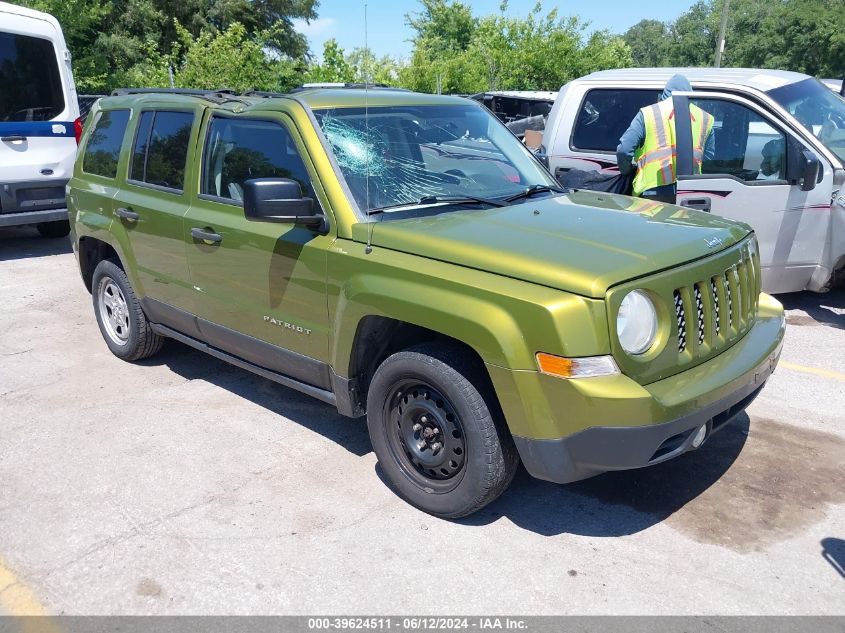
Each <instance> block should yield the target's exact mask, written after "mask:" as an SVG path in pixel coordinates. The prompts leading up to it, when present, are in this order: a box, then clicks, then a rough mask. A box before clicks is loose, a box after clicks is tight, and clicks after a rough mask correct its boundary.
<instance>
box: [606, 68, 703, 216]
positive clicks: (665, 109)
mask: <svg viewBox="0 0 845 633" xmlns="http://www.w3.org/2000/svg"><path fill="white" fill-rule="evenodd" d="M691 91H692V86H691V85H690V82H689V80H688V79H687V78H686V77H684V76H683V75H674V76H673V77H672V78H671V79H670V80H669V81H667V82H666V87H665V88H664V89H663V94H662V95H661V96H660V101H659V102H657V103H655V104H654V105H651V106H646V107H644V108H641V109H640V111H639V112H637V116H636V117H634V120H633V121H631V125H630V126H629V127H628V129H627V130H626V131H625V133H624V134H623V135H622V138H621V139H619V147H617V148H616V160H617V163H618V165H619V171H620V173H622V174H628V173H630V172H631V171H632V170H633V169H635V168H636V170H637V174H636V176H634V185H633V188H634V195H635V196H642V197H643V198H647V199H649V200H656V201H659V202H671V203H674V202H675V184H676V182H677V176H676V171H675V169H676V161H677V155H676V151H675V121H674V119H675V108H674V106H673V104H672V93H673V92H691ZM689 111H690V127H691V128H692V150H693V158H692V162H693V170H694V171H695V173H701V163H702V161H704V160H708V159H712V158H713V154H714V151H715V144H714V139H713V135H712V134H711V133H710V132H711V130H712V129H713V121H714V119H713V116H712V115H710V114H708V113H707V112H705V111H704V110H702V109H701V108H699V107H698V106H695V105H693V104H690V106H689Z"/></svg>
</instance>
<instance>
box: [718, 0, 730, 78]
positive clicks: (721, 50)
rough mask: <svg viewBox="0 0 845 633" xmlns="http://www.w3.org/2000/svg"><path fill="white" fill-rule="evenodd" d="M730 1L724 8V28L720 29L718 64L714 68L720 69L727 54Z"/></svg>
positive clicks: (726, 0) (727, 0)
mask: <svg viewBox="0 0 845 633" xmlns="http://www.w3.org/2000/svg"><path fill="white" fill-rule="evenodd" d="M729 2H730V0H725V4H724V6H723V7H722V26H720V27H719V41H718V42H717V44H716V63H715V64H714V66H715V67H716V68H719V67H720V66H721V65H722V54H723V53H724V52H725V30H726V29H727V28H728V3H729Z"/></svg>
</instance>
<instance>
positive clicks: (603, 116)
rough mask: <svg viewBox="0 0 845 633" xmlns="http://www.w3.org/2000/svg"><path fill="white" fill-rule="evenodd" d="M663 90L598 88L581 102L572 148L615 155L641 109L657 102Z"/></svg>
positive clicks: (573, 132) (591, 91)
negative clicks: (620, 140)
mask: <svg viewBox="0 0 845 633" xmlns="http://www.w3.org/2000/svg"><path fill="white" fill-rule="evenodd" d="M660 93H661V91H660V90H626V89H618V88H598V89H595V90H590V91H589V92H588V93H587V94H586V96H585V97H584V101H583V102H582V103H581V108H580V109H579V110H578V117H577V118H576V120H575V127H574V128H573V130H572V149H579V150H588V151H594V152H615V151H616V148H617V146H618V145H619V139H620V138H621V137H622V134H624V133H625V130H627V129H628V126H629V125H631V121H633V119H634V117H635V116H637V112H638V111H639V109H640V108H643V107H645V106H648V105H652V104H654V103H657V100H658V98H659V97H660Z"/></svg>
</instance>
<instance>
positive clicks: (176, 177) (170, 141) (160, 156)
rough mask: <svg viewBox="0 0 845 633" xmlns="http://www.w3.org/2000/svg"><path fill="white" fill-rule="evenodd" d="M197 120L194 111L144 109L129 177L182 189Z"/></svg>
mask: <svg viewBox="0 0 845 633" xmlns="http://www.w3.org/2000/svg"><path fill="white" fill-rule="evenodd" d="M193 123H194V114H193V112H168V111H164V110H157V111H147V112H142V113H141V119H140V122H139V123H138V131H137V133H136V134H135V143H134V145H133V147H132V159H131V162H130V165H129V179H130V180H133V181H135V182H143V183H146V184H149V185H155V186H157V187H164V188H166V189H173V190H175V191H182V190H183V188H184V186H185V163H186V161H187V159H188V144H189V141H190V138H191V126H192V125H193Z"/></svg>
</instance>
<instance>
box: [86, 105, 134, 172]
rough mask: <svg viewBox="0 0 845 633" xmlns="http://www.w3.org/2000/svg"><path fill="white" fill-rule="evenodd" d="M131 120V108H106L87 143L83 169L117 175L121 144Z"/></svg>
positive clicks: (98, 118)
mask: <svg viewBox="0 0 845 633" xmlns="http://www.w3.org/2000/svg"><path fill="white" fill-rule="evenodd" d="M128 122H129V110H104V111H103V112H101V113H100V115H99V116H98V117H97V120H96V121H95V122H94V129H93V130H92V131H91V136H89V137H88V142H87V143H86V145H85V154H84V155H83V157H82V171H84V172H85V173H88V174H95V175H97V176H105V177H106V178H114V177H116V176H117V161H118V158H119V157H120V146H121V144H122V143H123V135H124V133H125V132H126V124H127V123H128Z"/></svg>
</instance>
